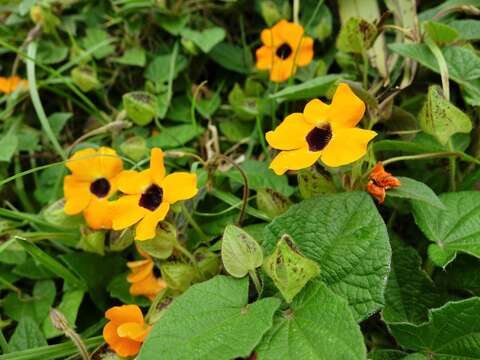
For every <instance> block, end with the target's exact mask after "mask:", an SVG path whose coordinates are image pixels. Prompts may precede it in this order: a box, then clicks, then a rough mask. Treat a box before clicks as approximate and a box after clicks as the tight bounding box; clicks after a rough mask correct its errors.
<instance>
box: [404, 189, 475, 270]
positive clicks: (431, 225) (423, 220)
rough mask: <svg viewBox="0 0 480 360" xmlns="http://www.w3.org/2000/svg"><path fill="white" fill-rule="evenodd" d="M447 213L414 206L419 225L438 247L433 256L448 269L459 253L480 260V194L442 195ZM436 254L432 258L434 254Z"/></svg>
mask: <svg viewBox="0 0 480 360" xmlns="http://www.w3.org/2000/svg"><path fill="white" fill-rule="evenodd" d="M440 200H441V201H442V202H443V204H444V205H445V206H446V208H447V210H440V209H438V208H436V207H433V206H431V205H428V204H426V203H424V202H417V201H414V202H413V215H414V216H415V222H416V223H417V225H418V226H419V227H420V229H421V230H422V232H423V233H424V234H425V236H426V237H427V238H428V239H429V240H430V241H432V242H434V243H435V244H432V245H430V247H429V255H433V257H434V258H432V261H434V262H435V263H436V265H438V266H445V265H447V264H448V263H449V262H450V261H451V260H453V259H454V258H455V255H456V253H457V252H458V251H460V252H464V253H467V254H470V255H473V256H476V257H478V258H480V222H479V221H478V217H479V216H480V193H479V192H476V191H463V192H456V193H447V194H442V195H440ZM431 251H432V253H431V254H430V252H431Z"/></svg>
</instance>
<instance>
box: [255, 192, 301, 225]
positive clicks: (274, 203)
mask: <svg viewBox="0 0 480 360" xmlns="http://www.w3.org/2000/svg"><path fill="white" fill-rule="evenodd" d="M290 205H292V202H291V201H290V199H289V198H287V197H286V196H283V195H282V194H280V193H278V192H276V191H273V190H272V189H268V188H266V189H259V190H258V191H257V207H258V209H259V210H261V211H263V212H264V213H265V214H267V215H268V216H269V217H270V218H271V219H273V218H275V217H277V216H279V215H281V214H283V213H284V212H285V211H287V210H288V208H289V207H290Z"/></svg>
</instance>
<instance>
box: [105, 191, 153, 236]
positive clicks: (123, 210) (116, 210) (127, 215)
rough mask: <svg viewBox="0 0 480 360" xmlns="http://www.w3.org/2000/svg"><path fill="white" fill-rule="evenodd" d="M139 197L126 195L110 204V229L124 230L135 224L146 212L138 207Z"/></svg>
mask: <svg viewBox="0 0 480 360" xmlns="http://www.w3.org/2000/svg"><path fill="white" fill-rule="evenodd" d="M139 201H140V195H126V196H123V197H121V198H120V199H118V200H117V201H113V202H112V228H113V229H114V230H121V229H125V228H127V227H129V226H132V225H133V224H136V223H137V222H138V221H139V220H140V219H141V218H142V217H143V216H144V215H145V214H146V212H147V211H148V210H147V209H144V208H142V207H141V206H139V205H138V203H139Z"/></svg>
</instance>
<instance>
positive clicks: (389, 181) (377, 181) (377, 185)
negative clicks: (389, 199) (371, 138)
mask: <svg viewBox="0 0 480 360" xmlns="http://www.w3.org/2000/svg"><path fill="white" fill-rule="evenodd" d="M368 180H369V181H368V184H367V191H368V192H369V193H370V194H371V195H372V196H373V197H374V198H375V199H377V201H378V203H379V204H383V202H384V201H385V193H386V190H388V189H392V188H396V187H399V186H400V185H401V183H400V180H398V179H397V178H396V177H395V176H393V175H392V174H390V173H389V172H387V171H385V169H384V168H383V164H382V163H381V162H380V161H379V162H377V164H376V165H375V166H374V168H373V169H372V172H371V173H370V175H369V177H368Z"/></svg>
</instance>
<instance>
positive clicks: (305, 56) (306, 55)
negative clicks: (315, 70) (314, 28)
mask: <svg viewBox="0 0 480 360" xmlns="http://www.w3.org/2000/svg"><path fill="white" fill-rule="evenodd" d="M312 60H313V39H312V38H311V37H309V36H306V37H304V38H303V39H302V43H301V45H300V49H298V54H297V57H296V63H297V65H298V66H306V65H308V64H310V63H311V62H312Z"/></svg>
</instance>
